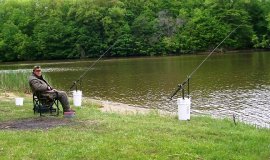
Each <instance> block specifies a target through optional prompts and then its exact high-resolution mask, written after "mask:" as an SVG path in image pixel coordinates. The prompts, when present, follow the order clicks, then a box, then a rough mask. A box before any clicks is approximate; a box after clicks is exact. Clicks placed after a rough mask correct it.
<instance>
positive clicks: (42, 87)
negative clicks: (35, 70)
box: [30, 79, 49, 92]
mask: <svg viewBox="0 0 270 160" xmlns="http://www.w3.org/2000/svg"><path fill="white" fill-rule="evenodd" d="M30 84H31V86H32V88H33V89H34V90H35V91H38V92H44V91H48V90H49V86H48V85H47V84H46V83H41V82H40V81H39V80H36V79H33V80H32V81H31V82H30Z"/></svg>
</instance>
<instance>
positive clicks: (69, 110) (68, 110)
mask: <svg viewBox="0 0 270 160" xmlns="http://www.w3.org/2000/svg"><path fill="white" fill-rule="evenodd" d="M64 112H75V110H73V109H66V110H64Z"/></svg>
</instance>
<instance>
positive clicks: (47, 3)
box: [0, 0, 270, 61]
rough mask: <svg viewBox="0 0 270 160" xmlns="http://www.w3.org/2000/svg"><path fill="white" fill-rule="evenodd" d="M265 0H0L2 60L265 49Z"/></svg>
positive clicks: (268, 32) (267, 21) (269, 20)
mask: <svg viewBox="0 0 270 160" xmlns="http://www.w3.org/2000/svg"><path fill="white" fill-rule="evenodd" d="M268 6H270V1H259V0H255V1H246V0H239V1H220V0H195V1H188V0H182V1H181V2H179V1H177V0H171V1H168V0H164V1H158V0H148V1H141V0H134V1H129V0H114V1H107V0H92V1H89V0H76V1H73V0H66V1H62V0H56V1H55V0H38V1H37V0H24V1H20V0H13V1H0V52H1V54H0V58H1V60H0V61H17V60H35V59H65V58H85V57H98V56H100V55H101V54H102V53H103V52H104V51H105V50H107V49H108V47H110V46H111V45H112V44H114V42H117V44H116V45H115V47H114V48H113V49H112V50H111V51H110V52H109V53H108V54H107V55H106V56H144V55H166V54H183V53H189V52H198V51H207V50H210V49H212V48H213V47H214V46H216V45H217V44H218V43H219V42H220V41H221V40H222V39H223V38H224V37H225V36H226V35H227V34H228V33H229V32H230V31H232V30H233V29H234V28H236V26H238V25H241V27H240V28H239V29H238V30H237V31H236V32H235V33H233V34H232V35H231V36H230V37H229V38H228V39H227V40H226V41H225V42H224V43H223V45H222V46H221V47H222V48H224V49H243V48H245V49H246V48H253V47H254V48H269V36H270V25H269V24H270V18H269V17H270V14H269V13H270V8H269V7H268Z"/></svg>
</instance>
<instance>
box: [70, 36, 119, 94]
mask: <svg viewBox="0 0 270 160" xmlns="http://www.w3.org/2000/svg"><path fill="white" fill-rule="evenodd" d="M116 43H117V41H115V42H114V43H113V45H111V46H110V47H109V48H108V49H107V50H106V51H105V52H104V53H103V54H102V55H100V56H99V58H98V59H97V60H96V61H95V62H94V63H92V65H91V66H90V67H89V68H88V69H87V70H86V71H84V73H83V74H81V76H80V77H79V78H78V79H77V80H76V81H74V82H73V84H72V86H71V87H70V89H69V90H70V91H71V90H72V89H73V88H74V87H75V89H76V91H77V84H78V82H80V83H81V79H82V78H83V77H84V76H85V75H86V73H87V72H88V71H90V70H91V69H92V68H93V67H94V65H95V64H96V63H97V62H98V61H99V60H100V59H101V58H102V57H103V56H104V55H105V54H106V53H107V52H108V51H109V50H111V49H112V48H113V47H114V46H115V44H116ZM80 85H81V84H80Z"/></svg>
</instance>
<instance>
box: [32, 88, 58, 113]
mask: <svg viewBox="0 0 270 160" xmlns="http://www.w3.org/2000/svg"><path fill="white" fill-rule="evenodd" d="M55 93H56V98H54V99H51V98H49V97H46V96H42V94H41V93H40V92H34V93H33V106H34V107H33V110H34V114H36V113H39V114H40V116H42V113H50V115H53V116H58V115H59V105H58V104H59V103H58V100H57V99H58V98H57V97H58V93H57V92H55ZM53 113H54V114H53Z"/></svg>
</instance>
